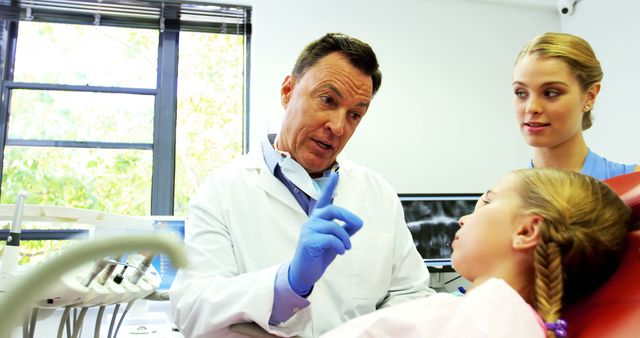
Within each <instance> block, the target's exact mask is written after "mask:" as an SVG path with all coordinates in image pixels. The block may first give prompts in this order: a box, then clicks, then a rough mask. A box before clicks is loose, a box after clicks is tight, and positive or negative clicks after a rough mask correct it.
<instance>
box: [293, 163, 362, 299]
mask: <svg viewBox="0 0 640 338" xmlns="http://www.w3.org/2000/svg"><path fill="white" fill-rule="evenodd" d="M337 185H338V175H337V174H336V173H333V174H332V175H331V177H330V179H329V184H328V185H327V186H326V188H325V190H324V191H323V192H322V195H321V196H320V199H319V200H318V202H317V203H316V206H315V208H314V209H313V211H312V212H311V216H309V219H308V220H307V222H306V223H305V224H304V225H303V226H302V230H301V231H300V238H299V239H298V246H297V248H296V253H295V255H294V256H293V259H292V260H291V263H290V264H289V284H290V285H291V288H292V289H293V291H295V292H296V293H297V294H298V295H300V296H303V297H304V296H307V295H308V294H309V293H310V292H311V289H312V288H313V285H314V284H315V283H316V282H317V281H318V279H320V277H322V274H323V273H324V271H325V270H326V269H327V267H328V266H329V264H331V262H333V260H334V259H335V258H336V255H338V254H339V255H342V254H343V253H345V251H346V250H349V249H351V241H350V240H349V237H350V236H352V235H353V234H355V233H356V232H357V231H358V230H360V228H361V227H362V219H360V217H358V216H356V215H355V214H353V213H352V212H350V211H348V210H347V209H344V208H340V207H337V206H334V205H332V204H331V198H332V196H333V191H334V190H335V188H336V186H337ZM334 220H340V221H342V222H344V225H340V224H338V223H336V222H335V221H334Z"/></svg>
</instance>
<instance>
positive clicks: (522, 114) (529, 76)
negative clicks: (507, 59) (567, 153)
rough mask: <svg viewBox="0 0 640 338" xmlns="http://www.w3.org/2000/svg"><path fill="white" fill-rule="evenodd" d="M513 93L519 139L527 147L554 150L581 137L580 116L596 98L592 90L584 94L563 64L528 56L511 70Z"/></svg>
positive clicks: (589, 107)
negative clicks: (527, 145)
mask: <svg viewBox="0 0 640 338" xmlns="http://www.w3.org/2000/svg"><path fill="white" fill-rule="evenodd" d="M594 86H596V85H594ZM599 86H600V85H599V84H597V89H598V90H599V88H600V87H599ZM513 92H514V95H513V107H514V110H515V112H516V117H517V120H518V125H519V127H520V132H521V133H522V137H523V138H524V140H525V142H527V144H529V145H530V146H533V147H540V148H554V147H557V146H560V145H562V144H564V143H566V142H568V141H571V140H573V139H574V138H576V137H582V116H583V114H584V112H585V111H588V110H589V109H591V106H592V105H593V102H594V101H595V96H596V95H597V90H596V91H595V94H594V92H592V89H590V90H589V92H588V93H584V92H583V90H582V89H581V86H580V83H579V82H578V80H577V78H576V77H575V76H574V75H573V74H572V73H571V71H570V68H569V66H568V65H567V64H565V63H564V62H563V61H561V60H559V59H556V58H544V57H539V56H536V55H531V54H530V55H528V56H526V57H524V58H523V59H521V60H520V62H518V64H516V66H515V68H514V69H513Z"/></svg>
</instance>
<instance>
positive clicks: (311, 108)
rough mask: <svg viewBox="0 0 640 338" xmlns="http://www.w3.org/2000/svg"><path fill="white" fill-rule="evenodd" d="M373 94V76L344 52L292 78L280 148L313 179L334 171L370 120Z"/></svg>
mask: <svg viewBox="0 0 640 338" xmlns="http://www.w3.org/2000/svg"><path fill="white" fill-rule="evenodd" d="M372 93H373V84H372V80H371V76H369V75H366V74H364V73H363V72H362V71H360V70H359V69H357V68H355V67H354V66H352V65H351V63H349V61H348V60H347V58H346V57H345V56H344V55H343V54H341V53H338V52H334V53H331V54H329V55H327V56H325V57H323V58H322V59H320V60H319V61H318V62H317V63H316V64H315V65H313V66H312V67H310V68H309V69H308V70H307V71H306V72H305V73H304V74H303V75H302V77H300V78H296V77H294V76H293V75H289V76H287V77H286V78H285V80H284V82H283V84H282V88H281V99H282V104H283V106H284V108H285V118H284V122H283V125H282V129H281V132H280V134H279V136H278V144H277V147H278V149H279V150H281V151H286V152H288V153H290V154H291V156H292V157H293V159H295V160H296V161H297V162H298V163H299V164H300V165H301V166H302V167H303V168H305V169H306V170H307V172H309V173H310V174H312V175H313V174H318V173H321V172H322V171H324V170H325V169H328V168H329V167H331V166H332V165H333V163H334V162H335V160H336V157H337V156H338V154H339V153H340V151H342V149H343V148H344V146H345V145H346V144H347V141H348V140H349V138H351V135H353V133H354V132H355V130H356V127H357V126H358V124H359V123H360V120H361V119H362V118H363V117H364V115H365V113H366V112H367V109H368V108H369V103H370V102H371V98H372V95H373V94H372Z"/></svg>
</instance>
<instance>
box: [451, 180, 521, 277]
mask: <svg viewBox="0 0 640 338" xmlns="http://www.w3.org/2000/svg"><path fill="white" fill-rule="evenodd" d="M517 184H518V177H517V176H516V175H515V174H512V173H510V174H507V175H506V176H504V177H503V178H502V179H501V180H500V181H499V182H498V184H497V185H496V186H495V187H494V188H492V189H491V190H488V191H487V192H486V193H484V194H483V195H482V196H481V197H480V199H479V200H478V203H476V207H475V210H474V211H473V213H472V214H470V215H466V216H463V217H461V218H460V221H459V223H460V229H459V230H458V232H457V233H456V236H455V239H454V241H453V243H452V244H451V247H452V249H453V254H452V255H451V260H452V263H453V266H454V268H455V269H456V271H457V272H458V273H459V274H460V275H462V276H463V277H464V278H466V279H467V280H469V281H472V282H473V281H474V280H476V279H478V278H482V279H484V278H487V277H498V276H501V275H502V273H500V272H501V271H502V270H504V269H505V268H506V265H505V264H504V262H505V259H508V258H509V257H510V256H511V255H512V254H513V251H512V250H513V249H512V244H513V242H514V236H515V235H516V229H517V225H518V222H519V218H520V217H519V216H518V211H519V205H520V197H519V195H518V193H517Z"/></svg>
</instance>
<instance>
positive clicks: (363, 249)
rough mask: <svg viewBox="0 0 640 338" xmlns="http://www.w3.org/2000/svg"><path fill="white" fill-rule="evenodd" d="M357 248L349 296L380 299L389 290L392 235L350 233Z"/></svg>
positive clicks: (354, 246)
mask: <svg viewBox="0 0 640 338" xmlns="http://www.w3.org/2000/svg"><path fill="white" fill-rule="evenodd" d="M353 239H354V241H353V243H352V244H353V248H354V249H356V248H357V255H356V257H355V259H354V261H353V262H354V264H355V266H354V267H353V270H352V271H353V273H352V285H351V288H352V290H353V298H354V299H369V300H373V299H375V300H376V301H375V303H377V302H378V301H379V300H382V299H383V298H384V297H385V296H386V294H387V291H388V290H389V284H390V282H391V272H392V264H393V236H392V235H391V234H388V233H379V232H364V233H360V234H357V235H356V236H354V238H353Z"/></svg>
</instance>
